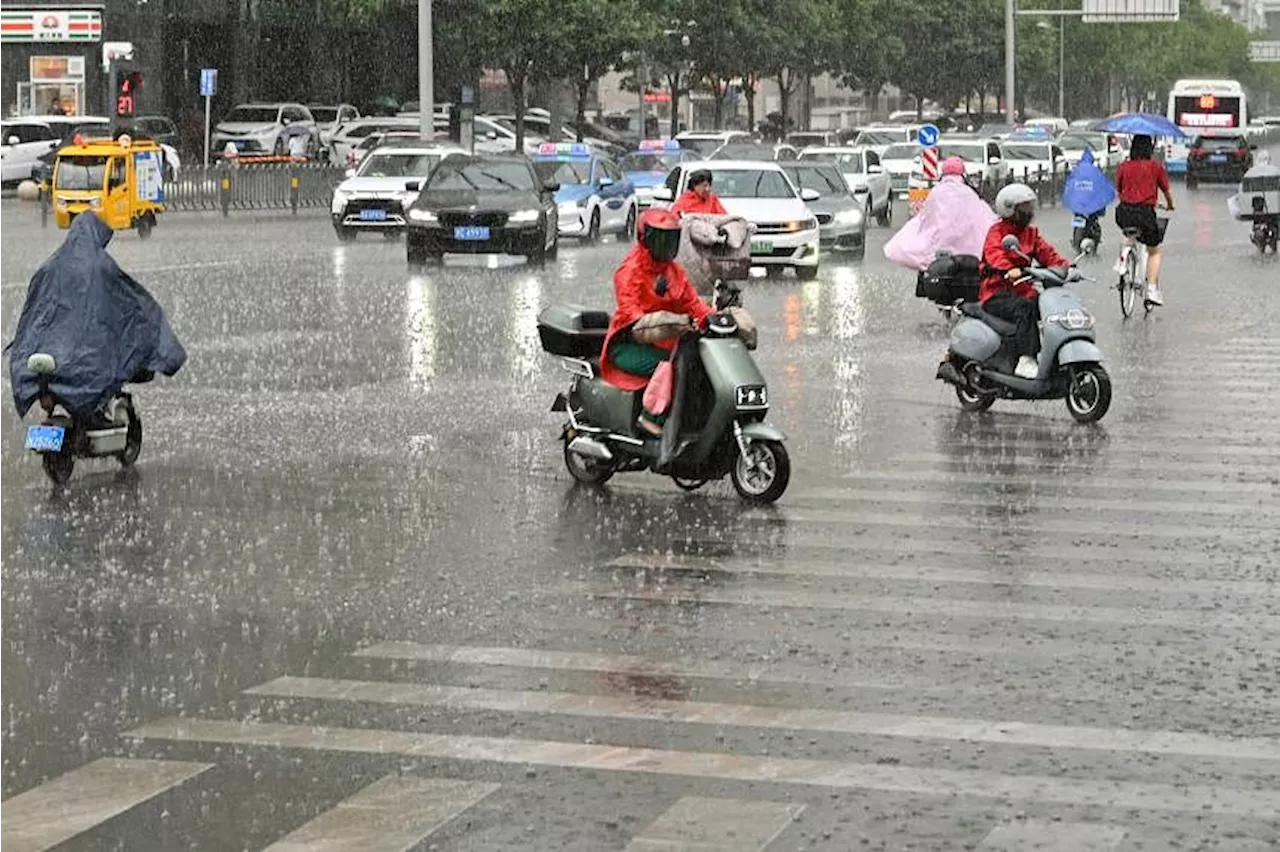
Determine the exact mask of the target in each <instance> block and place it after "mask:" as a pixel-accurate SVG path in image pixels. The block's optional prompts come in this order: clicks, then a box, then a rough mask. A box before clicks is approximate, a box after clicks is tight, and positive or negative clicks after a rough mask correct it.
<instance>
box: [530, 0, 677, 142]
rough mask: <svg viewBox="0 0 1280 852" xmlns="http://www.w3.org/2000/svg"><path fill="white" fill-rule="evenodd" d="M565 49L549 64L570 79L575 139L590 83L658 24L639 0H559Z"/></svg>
mask: <svg viewBox="0 0 1280 852" xmlns="http://www.w3.org/2000/svg"><path fill="white" fill-rule="evenodd" d="M557 5H558V9H559V20H560V25H561V26H562V27H563V28H564V32H563V35H562V39H563V41H564V42H565V44H566V50H565V52H564V53H562V54H560V55H559V56H556V57H552V58H551V64H550V65H549V68H550V70H551V71H552V72H554V73H555V74H556V75H557V76H562V77H565V78H567V79H569V80H572V81H573V86H574V93H575V95H576V101H577V108H576V122H575V126H576V127H577V128H578V139H579V140H581V139H582V137H583V125H584V124H585V123H586V119H587V99H588V98H589V97H590V95H591V87H592V86H593V85H595V84H596V82H597V81H598V80H599V79H600V78H601V77H602V76H604V75H605V74H606V73H607V72H608V71H610V70H611V69H613V68H615V67H617V66H619V65H620V64H621V63H622V60H623V57H624V56H626V55H627V54H630V53H632V52H634V51H635V50H637V49H638V48H639V46H640V45H641V44H643V43H644V42H645V41H646V40H651V39H652V38H653V34H654V32H655V31H656V30H657V29H658V27H659V23H658V21H659V19H658V18H657V17H655V16H654V15H653V14H652V13H651V12H649V11H648V10H647V8H646V7H644V6H642V5H641V3H640V2H639V0H561V2H559V3H558V4H557Z"/></svg>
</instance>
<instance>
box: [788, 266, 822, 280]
mask: <svg viewBox="0 0 1280 852" xmlns="http://www.w3.org/2000/svg"><path fill="white" fill-rule="evenodd" d="M794 269H795V271H796V278H799V279H800V280H801V281H812V280H813V279H815V278H817V277H818V267H816V266H797V267H794Z"/></svg>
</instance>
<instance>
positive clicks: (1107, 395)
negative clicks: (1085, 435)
mask: <svg viewBox="0 0 1280 852" xmlns="http://www.w3.org/2000/svg"><path fill="white" fill-rule="evenodd" d="M1070 370H1071V380H1070V384H1068V385H1067V411H1069V412H1071V416H1072V417H1074V418H1075V419H1076V421H1077V422H1079V423H1096V422H1098V421H1099V420H1101V419H1102V417H1103V415H1105V414H1106V413H1107V409H1109V408H1110V407H1111V376H1110V375H1108V374H1107V370H1106V368H1105V367H1103V366H1102V365H1101V364H1087V365H1083V366H1074V367H1071V368H1070Z"/></svg>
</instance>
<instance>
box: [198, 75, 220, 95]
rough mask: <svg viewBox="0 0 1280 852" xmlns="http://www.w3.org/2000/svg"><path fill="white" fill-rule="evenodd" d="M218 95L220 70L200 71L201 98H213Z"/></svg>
mask: <svg viewBox="0 0 1280 852" xmlns="http://www.w3.org/2000/svg"><path fill="white" fill-rule="evenodd" d="M217 93H218V69H217V68H201V69H200V97H202V98H211V97H213V96H214V95H216V94H217Z"/></svg>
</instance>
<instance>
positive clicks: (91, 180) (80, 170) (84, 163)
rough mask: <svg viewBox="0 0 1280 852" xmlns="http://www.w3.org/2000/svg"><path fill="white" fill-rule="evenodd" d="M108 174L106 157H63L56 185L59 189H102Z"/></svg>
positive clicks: (59, 162) (59, 161)
mask: <svg viewBox="0 0 1280 852" xmlns="http://www.w3.org/2000/svg"><path fill="white" fill-rule="evenodd" d="M106 176H107V158H106V157H61V158H59V160H58V171H57V177H56V179H55V181H54V185H55V186H57V188H58V189H102V187H103V185H104V184H105V183H106Z"/></svg>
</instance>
